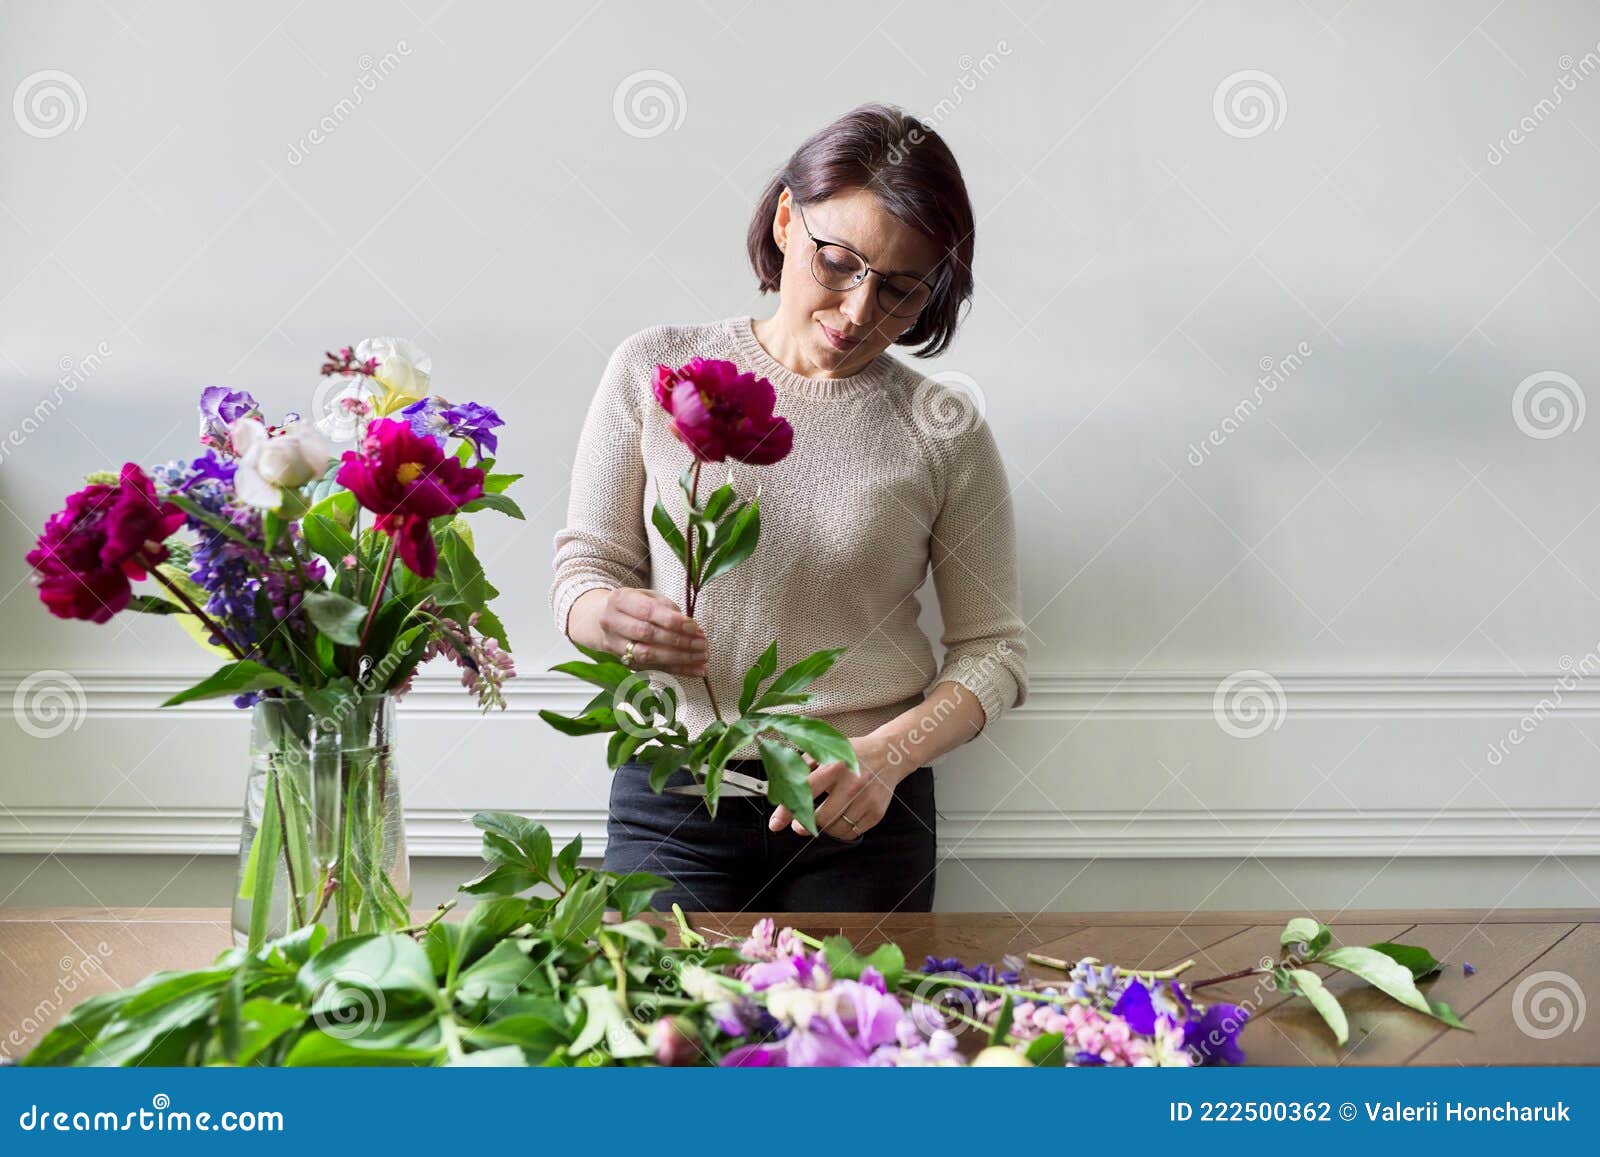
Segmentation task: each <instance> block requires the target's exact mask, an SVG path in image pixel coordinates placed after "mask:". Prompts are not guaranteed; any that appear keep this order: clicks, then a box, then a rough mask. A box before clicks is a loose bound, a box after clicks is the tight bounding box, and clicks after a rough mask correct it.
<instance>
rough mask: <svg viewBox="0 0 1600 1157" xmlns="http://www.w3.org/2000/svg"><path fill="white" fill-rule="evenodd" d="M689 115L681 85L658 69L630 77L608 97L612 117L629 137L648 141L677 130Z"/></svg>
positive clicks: (686, 100)
mask: <svg viewBox="0 0 1600 1157" xmlns="http://www.w3.org/2000/svg"><path fill="white" fill-rule="evenodd" d="M688 113H689V98H688V97H687V96H686V95H685V94H684V91H683V85H681V84H679V83H678V78H677V77H675V76H673V75H672V74H671V73H670V72H662V71H661V70H660V69H658V68H647V69H644V70H643V71H640V72H634V73H629V74H628V75H627V76H625V77H623V78H622V82H621V83H620V84H618V85H617V90H616V92H615V93H613V94H612V97H611V115H612V116H613V117H615V118H616V122H617V127H618V128H620V129H621V130H622V131H623V132H625V133H627V134H628V135H629V136H630V137H639V138H641V139H647V138H649V137H659V136H660V135H661V134H662V133H665V132H670V131H673V130H676V129H677V128H678V127H679V126H681V125H682V124H683V118H684V117H685V116H687V115H688Z"/></svg>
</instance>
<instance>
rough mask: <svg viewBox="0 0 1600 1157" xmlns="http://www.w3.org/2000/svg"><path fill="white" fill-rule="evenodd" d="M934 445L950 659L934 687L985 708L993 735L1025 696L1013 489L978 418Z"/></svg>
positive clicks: (938, 582)
mask: <svg viewBox="0 0 1600 1157" xmlns="http://www.w3.org/2000/svg"><path fill="white" fill-rule="evenodd" d="M937 443H938V444H937V448H936V456H937V457H939V458H942V459H943V467H944V470H945V486H944V500H943V503H942V506H941V508H940V510H939V514H938V516H937V518H936V519H935V520H934V524H933V533H932V536H931V542H930V548H929V553H930V559H931V562H932V565H933V581H934V588H935V590H936V591H937V592H938V596H939V609H940V612H941V614H942V616H943V620H944V633H943V636H942V637H941V639H940V641H941V642H942V643H943V644H944V646H945V656H944V661H943V663H942V664H941V666H940V669H939V674H938V676H937V677H936V679H935V682H953V683H959V684H961V685H962V686H963V687H965V688H967V689H968V690H969V691H971V692H972V693H973V694H974V695H976V696H977V698H978V702H979V703H980V704H981V705H982V707H983V714H984V724H983V725H984V727H992V726H994V724H995V722H996V721H997V720H998V719H999V718H1000V717H1001V716H1002V715H1003V714H1004V713H1005V712H1006V711H1008V710H1010V709H1011V708H1013V707H1019V706H1021V705H1022V703H1023V702H1024V701H1026V699H1027V696H1028V669H1027V657H1028V646H1027V640H1026V638H1025V631H1026V628H1025V626H1024V624H1023V621H1022V616H1021V614H1020V611H1019V608H1020V606H1021V602H1022V597H1021V580H1020V577H1019V573H1018V567H1017V542H1016V525H1015V520H1014V516H1013V513H1012V503H1011V489H1010V487H1009V486H1008V484H1007V481H1006V471H1005V463H1004V462H1003V461H1002V459H1001V457H1000V451H999V448H998V447H997V446H996V445H995V440H994V435H993V433H992V432H991V431H990V429H989V426H988V424H987V423H986V422H984V421H983V420H982V419H981V418H979V419H978V422H977V425H976V426H975V427H973V428H972V429H971V430H967V431H965V432H963V433H960V434H957V435H954V436H952V437H948V438H943V439H939V440H937Z"/></svg>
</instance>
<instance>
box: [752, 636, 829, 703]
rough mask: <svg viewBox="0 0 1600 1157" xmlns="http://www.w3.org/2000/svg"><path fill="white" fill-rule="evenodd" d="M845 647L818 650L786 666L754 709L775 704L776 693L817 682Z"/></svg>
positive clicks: (782, 693) (792, 690)
mask: <svg viewBox="0 0 1600 1157" xmlns="http://www.w3.org/2000/svg"><path fill="white" fill-rule="evenodd" d="M845 650H846V648H844V647H830V648H829V649H828V650H826V651H818V652H816V653H815V654H812V655H807V656H806V657H805V658H804V659H801V660H800V661H799V662H798V663H796V664H795V665H794V666H792V667H789V668H786V669H785V670H784V672H783V673H782V674H781V675H779V676H778V677H777V678H776V679H774V680H773V681H772V684H771V686H769V687H768V688H767V690H766V693H765V694H764V695H762V696H761V698H760V699H757V700H756V701H755V703H754V705H753V706H752V707H751V710H753V711H760V710H761V709H762V708H763V707H768V706H773V705H774V704H773V703H772V702H771V700H772V697H773V696H775V695H786V694H790V693H792V692H795V691H803V690H805V689H806V688H807V687H809V686H811V684H813V683H815V682H816V681H817V680H818V679H820V678H822V676H823V675H825V674H827V672H828V669H829V668H830V667H832V666H833V664H834V663H835V662H836V661H837V660H838V658H839V656H840V655H842V654H844V653H845Z"/></svg>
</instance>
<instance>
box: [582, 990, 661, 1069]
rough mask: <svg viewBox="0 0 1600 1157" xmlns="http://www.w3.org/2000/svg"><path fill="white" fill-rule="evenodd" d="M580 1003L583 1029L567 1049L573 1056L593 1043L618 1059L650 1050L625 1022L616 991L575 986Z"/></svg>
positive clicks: (644, 1054) (589, 1047) (590, 1046)
mask: <svg viewBox="0 0 1600 1157" xmlns="http://www.w3.org/2000/svg"><path fill="white" fill-rule="evenodd" d="M577 995H578V997H579V999H580V1000H582V1002H583V1009H584V1020H583V1029H582V1031H581V1032H579V1033H578V1035H577V1037H576V1039H574V1040H573V1042H572V1045H571V1047H570V1048H569V1049H568V1051H569V1052H570V1053H572V1054H573V1055H574V1056H577V1055H579V1054H582V1053H585V1052H587V1051H588V1050H589V1049H592V1048H594V1047H595V1046H596V1045H604V1047H605V1050H606V1051H607V1052H608V1053H610V1054H611V1055H612V1056H613V1057H616V1058H618V1059H628V1058H631V1057H647V1056H650V1055H651V1053H650V1049H649V1046H647V1045H646V1044H645V1043H644V1041H642V1040H640V1039H639V1035H638V1034H637V1033H636V1032H634V1031H633V1028H632V1027H631V1026H630V1025H629V1023H628V1020H629V1017H628V1011H627V1009H625V1008H623V1007H622V1002H621V1000H619V999H618V998H617V994H616V992H615V991H614V990H613V989H611V988H609V987H606V986H605V985H599V984H592V985H586V986H584V987H583V988H580V989H578V992H577Z"/></svg>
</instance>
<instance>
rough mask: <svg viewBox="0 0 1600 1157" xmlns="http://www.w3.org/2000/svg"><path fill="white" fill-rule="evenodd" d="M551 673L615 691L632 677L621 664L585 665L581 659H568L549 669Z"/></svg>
mask: <svg viewBox="0 0 1600 1157" xmlns="http://www.w3.org/2000/svg"><path fill="white" fill-rule="evenodd" d="M550 670H552V671H560V672H561V673H562V674H563V675H571V676H573V677H574V678H576V679H582V680H583V681H584V682H585V683H593V684H594V685H595V686H596V687H606V688H608V689H610V690H612V691H615V690H616V689H617V688H618V687H620V686H622V684H623V683H624V682H626V681H627V680H628V679H629V678H631V677H632V676H633V675H634V672H633V671H630V670H628V668H626V667H624V666H623V665H622V664H621V663H618V662H615V661H613V662H610V663H585V662H584V661H583V660H582V659H569V660H567V661H566V662H565V663H557V664H556V665H555V666H554V667H551V668H550Z"/></svg>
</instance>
